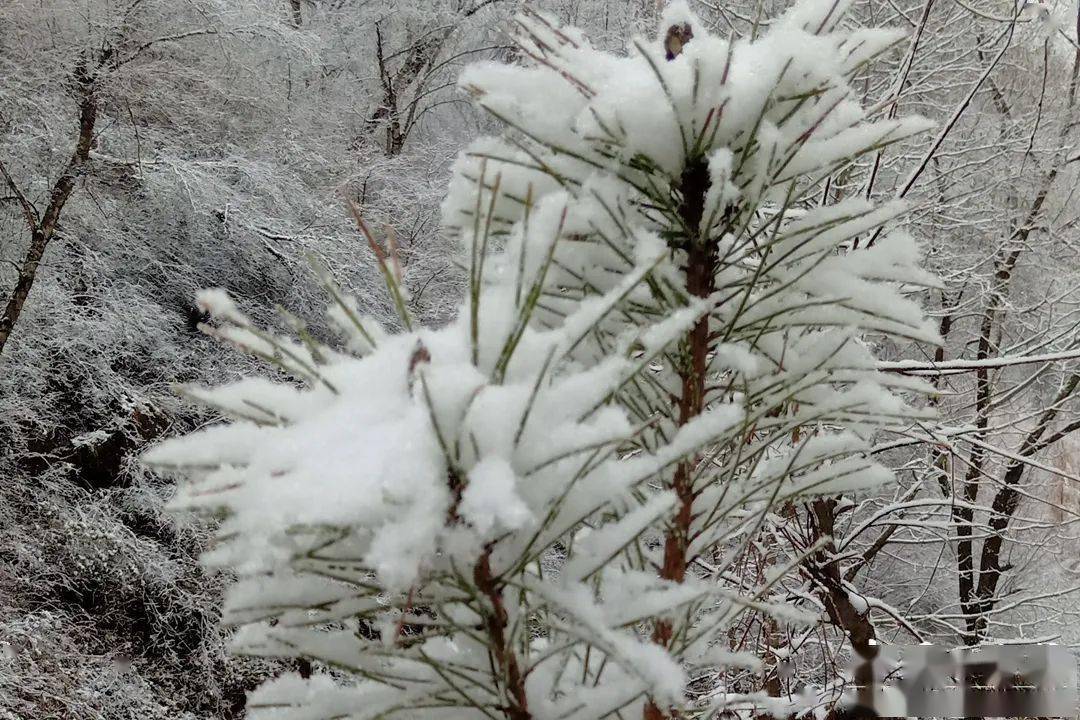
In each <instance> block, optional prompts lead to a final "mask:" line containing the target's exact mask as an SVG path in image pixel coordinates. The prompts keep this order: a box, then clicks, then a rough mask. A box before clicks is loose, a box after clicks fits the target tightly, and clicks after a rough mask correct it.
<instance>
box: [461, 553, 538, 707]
mask: <svg viewBox="0 0 1080 720" xmlns="http://www.w3.org/2000/svg"><path fill="white" fill-rule="evenodd" d="M491 550H492V546H491V545H490V544H489V545H487V546H486V547H485V548H484V553H483V555H481V556H480V560H479V561H478V562H477V563H476V567H475V568H474V569H473V582H475V583H476V587H477V588H478V589H479V590H480V592H481V593H482V594H483V595H484V597H485V598H486V599H487V601H488V603H489V604H490V605H491V607H490V608H485V609H484V611H483V613H482V614H483V625H484V629H485V631H486V632H487V635H488V640H489V641H490V643H491V644H490V646H489V648H488V652H490V653H491V655H492V657H493V658H494V660H495V667H496V668H498V671H499V673H500V674H501V675H502V677H501V678H500V680H501V684H502V690H503V692H504V693H505V695H506V697H505V699H506V703H507V704H506V706H505V707H504V708H502V710H503V712H504V713H505V714H506V717H507V719H508V720H532V713H531V712H529V701H528V697H527V696H526V694H525V676H524V675H522V673H521V668H520V666H519V665H518V660H517V654H516V653H515V652H514V648H513V647H512V646H510V644H509V643H508V642H507V639H506V627H507V624H508V623H509V615H508V614H507V612H506V605H505V603H504V602H503V596H502V592H503V584H502V583H500V582H499V581H498V579H497V578H495V577H494V576H493V575H492V573H491Z"/></svg>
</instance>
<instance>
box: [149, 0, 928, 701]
mask: <svg viewBox="0 0 1080 720" xmlns="http://www.w3.org/2000/svg"><path fill="white" fill-rule="evenodd" d="M843 5H844V3H838V2H837V1H836V0H824V1H823V0H806V1H804V2H800V3H798V4H797V5H796V7H795V8H793V9H792V10H791V11H789V12H788V13H787V14H786V15H784V16H783V17H782V18H779V19H777V20H775V21H774V22H773V23H772V24H770V25H769V26H768V27H769V29H768V31H767V32H766V33H765V34H763V35H762V36H761V37H760V38H757V39H753V40H749V39H748V40H739V41H735V42H730V43H729V42H728V41H726V40H724V39H721V38H718V37H713V36H711V35H709V34H708V33H707V31H706V30H705V28H703V27H702V26H701V25H700V24H699V23H698V21H697V20H696V18H694V17H693V16H692V15H691V14H690V12H689V11H688V9H687V8H686V7H685V6H684V5H683V4H681V3H676V4H675V5H673V6H672V7H671V8H669V10H668V13H667V14H666V15H665V17H664V19H663V23H662V25H661V29H660V36H659V38H658V39H657V40H654V41H651V42H645V41H635V42H634V43H632V44H631V46H630V47H629V49H628V51H627V52H626V53H625V54H619V55H616V54H610V53H606V52H601V51H598V50H594V49H593V48H592V47H591V46H590V45H589V43H588V41H587V40H586V38H585V37H584V36H583V35H582V33H580V32H578V31H576V30H574V29H572V28H566V27H559V26H558V25H557V24H556V23H555V22H554V21H553V20H552V19H550V18H548V17H546V16H542V15H537V14H527V15H525V16H522V17H520V18H519V19H518V21H517V24H516V29H515V39H516V41H517V44H518V48H519V51H520V56H521V57H522V58H523V60H522V62H521V64H514V65H491V64H488V65H484V64H482V65H477V66H475V67H473V68H471V69H470V70H468V71H467V72H466V73H465V74H464V76H463V77H462V80H461V84H462V87H464V88H465V89H466V90H467V91H469V92H470V93H471V94H472V95H474V97H475V98H476V102H477V103H478V104H479V105H480V106H481V107H483V108H484V109H485V110H487V111H488V112H490V113H491V114H492V115H494V116H495V117H497V118H499V119H500V120H502V121H503V122H504V123H505V124H506V126H507V127H506V132H505V134H504V135H503V136H501V137H498V138H488V139H484V140H482V141H480V142H478V143H476V144H474V145H473V146H472V147H470V148H469V149H468V150H467V151H466V152H465V153H463V154H462V155H461V157H460V159H459V161H458V163H457V165H456V167H455V174H454V178H453V180H452V181H451V186H450V190H449V194H448V196H447V199H446V201H445V203H444V205H443V221H444V227H445V228H446V230H447V231H448V232H449V233H451V234H453V235H455V236H456V237H458V238H459V239H460V240H461V242H462V245H463V248H464V254H465V258H466V262H465V265H466V270H467V273H468V288H467V292H466V295H465V297H464V298H463V301H462V303H461V306H460V310H459V313H458V315H457V316H456V319H455V320H454V321H453V322H451V323H449V324H448V325H446V326H444V327H442V328H439V329H428V328H421V327H419V326H418V325H417V324H416V322H415V321H414V320H413V319H412V318H411V317H410V316H409V314H408V302H407V297H406V296H405V291H404V290H403V288H402V286H401V283H400V282H399V280H400V269H399V268H398V264H397V258H396V254H395V253H396V250H395V243H394V239H393V237H388V238H387V239H386V241H385V248H384V247H383V245H382V244H380V242H379V241H378V240H377V239H376V238H375V237H374V236H373V235H372V234H371V231H370V230H369V229H368V228H367V226H366V224H365V223H364V221H363V219H362V218H360V217H359V216H358V217H357V220H358V223H359V224H360V226H361V228H362V230H363V232H364V233H365V234H367V236H368V239H369V242H370V244H371V247H372V248H373V250H374V251H375V254H376V256H377V258H378V264H379V266H380V268H381V270H382V271H383V274H384V276H385V278H386V280H387V284H388V287H389V290H390V295H391V298H392V299H393V302H394V305H395V306H396V307H397V308H398V309H399V310H400V311H401V324H402V326H403V328H404V330H403V331H402V332H400V333H389V332H387V331H385V330H384V329H383V328H382V327H381V326H380V325H379V324H378V323H376V322H375V321H374V320H373V319H371V318H369V317H365V316H363V315H362V314H361V313H359V312H358V310H357V305H356V303H355V301H353V300H351V299H350V298H347V297H345V296H344V295H342V294H341V293H340V291H338V290H337V289H336V288H335V287H334V286H333V285H332V283H330V282H327V285H328V287H329V289H330V293H331V295H332V297H333V299H334V304H333V307H332V309H331V317H332V319H333V320H334V322H335V323H336V324H337V325H338V326H339V328H340V329H341V331H342V333H343V335H344V337H345V341H346V342H345V343H344V345H345V346H346V347H347V348H348V352H343V351H341V350H337V349H333V348H330V347H327V346H325V345H323V344H321V343H319V342H317V341H316V340H314V339H313V338H312V337H311V336H310V335H309V334H308V333H306V332H305V331H304V330H303V328H302V326H300V325H299V324H298V329H299V330H300V332H299V333H298V335H299V339H298V340H291V339H285V338H279V337H275V336H273V335H271V334H269V333H267V332H264V331H262V330H260V329H259V328H258V327H257V326H255V325H254V324H253V323H252V322H251V321H250V320H248V318H247V317H246V316H245V315H244V314H243V313H242V312H241V311H240V310H239V309H238V308H237V306H236V305H235V304H234V303H233V302H232V300H230V299H229V298H228V296H226V295H225V294H224V293H221V292H219V291H208V292H205V293H203V294H202V295H201V296H200V304H201V306H202V307H203V308H205V309H206V310H207V311H208V312H209V313H210V314H211V315H212V316H213V317H214V318H215V324H214V325H212V326H211V327H209V328H208V331H209V332H211V333H212V334H214V335H217V336H220V337H222V338H223V339H225V340H226V341H228V342H231V343H233V344H235V345H237V346H238V347H240V348H241V349H243V350H245V351H247V352H250V353H252V354H254V355H256V356H259V357H263V358H265V359H267V360H270V361H271V362H273V363H274V364H275V365H277V366H278V367H279V368H282V369H284V370H286V371H287V372H288V373H289V374H290V375H291V377H292V378H294V380H295V383H292V384H275V383H273V382H271V381H269V380H266V379H262V378H250V379H246V380H243V381H240V382H238V383H235V384H231V385H226V386H221V387H217V388H213V389H208V388H200V387H194V388H187V393H188V394H189V395H191V396H193V397H195V398H196V399H198V400H200V401H202V402H205V403H207V404H209V405H210V406H212V407H214V408H217V409H219V410H221V411H223V412H224V413H226V414H227V415H230V416H232V417H233V418H234V420H233V421H232V422H230V423H227V424H222V425H217V426H213V427H210V428H207V429H204V430H201V431H198V432H196V433H193V434H190V435H188V436H186V437H182V438H179V439H175V440H172V441H169V442H167V443H165V444H163V445H161V446H159V447H158V448H156V449H155V450H153V451H152V452H151V453H149V455H148V456H147V460H148V461H149V462H150V463H151V464H153V465H155V466H157V467H161V468H171V469H181V470H184V471H186V472H187V473H188V474H189V475H191V477H192V482H191V483H190V484H189V485H187V486H186V488H184V489H183V490H182V491H181V493H180V494H179V496H178V498H177V499H176V501H175V505H176V507H178V508H184V509H198V510H205V511H208V512H213V513H219V514H220V515H221V516H222V523H221V527H220V542H219V544H218V545H217V547H216V549H215V550H214V551H213V552H212V553H210V554H209V555H208V556H207V560H208V562H210V563H211V564H213V565H217V566H220V567H225V568H231V569H233V570H235V571H237V572H238V573H239V574H240V576H241V579H240V580H239V581H238V582H237V583H236V585H235V586H234V587H233V589H232V591H231V593H230V596H229V600H228V604H227V607H226V619H227V621H229V622H231V623H235V624H237V625H239V626H241V629H240V631H239V632H238V634H237V637H236V640H235V644H236V647H237V649H238V650H239V651H241V652H244V653H250V654H256V655H267V656H287V657H297V658H303V659H306V660H308V661H315V662H316V663H318V667H319V671H317V672H316V673H315V674H314V675H310V673H307V672H304V673H302V674H299V675H286V676H283V677H280V678H278V679H277V680H274V681H272V682H270V683H268V684H266V685H264V686H263V687H262V688H261V689H260V690H259V691H257V692H256V693H255V694H254V695H253V696H252V698H251V701H250V703H249V708H250V710H251V712H252V713H253V716H254V717H262V718H275V719H283V718H297V719H299V718H304V719H312V718H340V717H350V718H375V717H380V716H387V715H396V714H407V715H409V716H413V717H418V716H424V717H428V716H430V717H435V716H440V717H462V718H464V717H468V718H481V717H489V718H492V717H507V718H511V720H527V719H528V718H532V717H534V716H535V717H538V718H552V719H554V718H575V719H576V718H581V719H582V720H584V719H585V718H604V717H609V716H618V717H624V716H625V714H626V713H630V714H632V715H635V716H637V715H640V714H641V713H642V712H644V713H645V715H646V717H662V716H664V715H666V714H667V713H668V712H669V711H670V710H671V709H678V708H684V707H686V706H687V705H688V704H690V703H691V699H690V697H689V696H688V694H687V684H688V678H689V677H691V676H694V677H706V678H708V677H710V673H715V671H716V670H717V668H720V667H723V666H724V665H725V664H726V663H728V662H731V660H732V658H733V657H736V656H734V655H732V653H731V652H730V650H731V648H730V647H729V639H728V632H727V631H728V630H729V629H730V628H731V627H732V625H733V623H734V622H735V621H736V619H737V618H738V617H739V615H740V614H741V613H742V612H744V611H745V610H746V609H748V608H749V609H752V610H754V611H758V612H766V613H769V614H772V615H774V616H776V617H778V618H780V619H782V620H783V621H785V622H811V621H813V620H814V618H813V617H812V616H810V615H807V614H806V613H804V612H800V611H797V610H796V609H794V608H792V607H786V606H783V605H779V604H776V603H772V602H770V589H771V588H772V586H773V585H774V583H775V582H776V581H777V580H778V579H779V578H780V577H781V576H783V575H784V574H785V572H786V571H787V570H788V569H789V567H788V565H787V563H788V561H789V560H790V559H791V558H788V559H785V561H784V562H783V563H777V564H776V565H774V566H773V567H771V568H769V569H768V571H767V572H765V573H764V574H763V576H762V577H761V578H759V580H758V581H756V582H751V581H748V580H746V579H745V578H744V579H743V580H742V581H741V582H740V583H738V584H734V583H732V582H731V581H730V577H731V573H730V572H729V570H730V569H731V568H732V567H733V566H734V565H735V563H737V562H738V561H739V559H740V558H741V557H742V555H743V551H744V550H745V549H746V547H747V546H748V544H749V543H751V542H752V541H753V540H754V539H755V537H756V536H757V534H758V533H759V531H760V530H761V528H762V527H763V526H765V525H766V524H767V523H768V522H769V519H770V517H772V515H773V513H774V512H778V511H781V510H782V508H784V507H785V506H790V503H792V502H793V501H795V500H798V499H800V498H804V497H807V496H811V495H816V494H835V493H839V492H842V491H852V490H856V489H860V488H865V487H869V486H872V485H875V484H878V483H880V482H883V481H886V480H887V479H888V478H889V473H888V471H887V470H885V469H884V468H883V467H881V466H880V465H878V464H877V463H876V462H875V461H874V460H873V459H872V458H871V457H870V456H869V454H868V452H867V451H868V449H869V446H868V441H869V440H870V438H871V437H872V435H873V434H874V433H875V432H877V431H878V430H880V429H882V428H886V427H894V426H898V425H901V424H903V423H905V422H907V421H908V420H910V419H911V418H912V417H915V416H918V415H919V414H920V413H919V411H917V410H915V409H913V408H912V407H910V406H909V405H908V404H907V403H906V402H905V401H904V400H903V399H902V398H901V397H900V396H899V395H897V394H896V391H898V390H900V391H920V390H922V388H923V386H922V385H921V384H920V383H919V382H918V381H915V380H907V379H903V378H902V377H901V378H899V379H897V378H896V377H893V378H890V379H889V382H886V381H885V379H884V378H883V377H882V376H879V375H878V373H877V371H876V369H875V357H874V353H873V347H872V345H871V344H870V339H871V338H880V337H883V336H892V337H900V338H911V339H916V340H923V341H929V342H933V341H935V340H936V333H935V331H934V329H933V328H932V327H931V326H929V325H928V324H927V323H926V322H925V321H924V319H923V317H922V313H921V312H920V310H919V308H918V306H917V305H915V304H914V303H913V302H911V301H910V300H908V299H907V298H906V296H905V294H904V292H905V291H906V289H907V288H908V287H911V286H918V285H926V284H930V283H932V278H930V277H929V276H927V275H926V274H924V273H923V272H921V271H919V270H918V269H917V267H916V257H917V252H916V248H915V246H914V243H913V241H912V239H911V238H910V237H909V236H907V235H905V234H903V233H895V232H889V231H888V230H887V228H886V226H887V225H888V223H889V222H890V221H892V220H893V219H894V218H896V217H897V215H898V214H899V213H900V212H901V211H902V207H901V206H900V205H899V204H887V205H884V206H880V207H879V206H875V205H873V204H871V203H869V202H866V201H862V200H848V201H845V202H841V203H838V204H832V205H830V204H827V203H825V202H819V200H818V198H819V196H821V192H820V184H821V183H822V182H823V181H824V180H825V178H827V177H828V176H829V175H830V174H831V173H833V172H835V171H836V170H838V169H839V168H841V167H843V166H844V165H845V164H847V163H850V162H852V161H853V159H855V158H857V157H858V156H860V155H862V154H864V153H867V152H870V151H873V150H875V149H877V148H880V147H882V146H884V145H886V144H888V143H891V142H894V141H897V140H901V139H904V138H906V137H908V136H910V135H911V134H912V133H915V132H918V131H920V130H922V129H923V128H925V127H926V123H925V122H924V121H921V120H881V121H871V120H869V119H867V118H866V117H865V115H864V112H863V110H862V109H861V108H860V106H859V104H858V102H857V100H856V99H855V98H854V96H853V93H852V90H851V88H850V86H849V84H848V83H849V79H850V76H851V75H852V73H854V72H855V71H856V70H858V69H859V68H860V67H861V66H862V65H863V64H865V63H866V62H868V61H870V60H871V59H872V58H874V57H875V56H876V55H878V54H879V53H881V52H883V51H884V50H886V49H887V48H889V47H890V46H891V45H892V44H894V43H895V42H896V41H897V40H898V35H897V34H895V33H892V32H887V31H876V30H875V31H867V30H861V31H856V32H848V31H845V30H843V28H842V26H841V24H840V23H841V20H842V15H843V13H842V10H843V9H844V8H843V7H842V6H843ZM860 245H861V247H860ZM841 248H858V249H853V250H852V251H851V252H841V251H840V249H841ZM817 549H818V548H813V550H817ZM799 559H800V558H794V560H795V561H797V560H799ZM702 560H707V561H708V562H704V563H703V562H699V561H702ZM699 567H706V568H708V571H707V572H705V571H701V570H699V569H698V568H699ZM736 659H739V660H740V662H745V658H741V657H737V658H736ZM713 685H714V686H712V687H710V688H709V690H708V692H707V693H706V695H707V696H711V699H710V700H700V702H704V703H705V706H706V707H708V708H712V709H716V708H718V707H720V706H722V705H724V704H725V703H727V702H729V701H732V700H733V698H732V697H731V696H727V695H725V694H724V692H723V688H720V687H719V686H715V683H714V684H713Z"/></svg>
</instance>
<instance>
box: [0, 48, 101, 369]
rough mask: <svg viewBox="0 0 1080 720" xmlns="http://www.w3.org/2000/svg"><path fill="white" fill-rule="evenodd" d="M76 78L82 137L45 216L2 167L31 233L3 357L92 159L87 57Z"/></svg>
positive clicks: (2, 337) (5, 318)
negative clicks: (77, 184)
mask: <svg viewBox="0 0 1080 720" xmlns="http://www.w3.org/2000/svg"><path fill="white" fill-rule="evenodd" d="M72 77H73V80H74V82H75V89H76V93H77V96H78V102H79V120H78V138H77V140H76V142H75V150H74V151H73V152H72V154H71V158H70V159H69V160H68V163H67V165H66V166H65V167H64V171H63V172H62V173H61V174H60V177H59V179H57V181H56V183H55V184H54V185H53V188H52V191H51V192H50V193H49V204H48V206H47V207H46V208H45V213H44V214H43V215H41V216H40V217H38V215H37V214H36V212H35V211H34V209H33V206H31V205H30V204H29V202H28V201H27V200H26V198H25V196H24V195H23V194H22V192H21V191H20V190H19V188H18V186H17V185H16V184H15V181H14V179H13V178H12V177H11V175H10V174H9V173H8V171H7V169H6V168H5V167H3V165H0V173H2V174H3V177H4V180H5V181H6V182H7V184H8V186H9V187H10V188H11V191H12V192H14V193H15V194H16V196H17V197H18V198H19V200H20V202H21V204H22V205H23V211H24V216H25V218H26V224H27V228H28V229H29V231H30V245H29V246H28V247H27V249H26V253H25V254H24V255H23V260H22V264H21V265H20V267H19V275H18V278H17V279H16V281H15V287H14V288H13V289H12V291H11V294H10V295H9V296H8V299H7V302H6V304H5V306H4V314H3V315H0V356H2V355H3V352H4V347H5V346H6V345H7V341H8V338H9V337H11V332H12V330H13V329H14V328H15V324H16V323H17V322H18V321H19V317H20V315H22V311H23V306H24V305H25V303H26V299H27V297H29V295H30V290H31V289H32V288H33V286H34V281H35V280H36V279H37V274H38V269H39V268H40V266H41V258H42V257H43V256H44V255H45V250H46V248H48V246H49V243H50V242H51V241H52V239H53V237H54V236H55V234H56V227H57V224H58V223H59V221H60V213H61V212H62V211H63V209H64V205H65V204H67V201H68V198H70V197H71V193H72V191H74V189H75V180H76V178H77V177H78V175H79V173H80V171H81V170H82V167H83V165H84V164H85V163H86V159H87V158H88V157H89V156H90V148H91V146H92V144H93V140H94V128H95V126H96V125H97V113H98V105H97V97H96V95H95V93H96V87H95V82H94V81H95V78H94V75H93V71H92V70H91V69H90V68H89V63H88V61H87V59H86V58H85V57H84V58H83V59H82V60H80V61H79V64H78V65H76V66H75V71H74V73H73V74H72Z"/></svg>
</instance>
